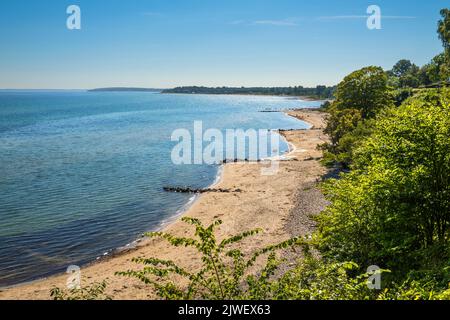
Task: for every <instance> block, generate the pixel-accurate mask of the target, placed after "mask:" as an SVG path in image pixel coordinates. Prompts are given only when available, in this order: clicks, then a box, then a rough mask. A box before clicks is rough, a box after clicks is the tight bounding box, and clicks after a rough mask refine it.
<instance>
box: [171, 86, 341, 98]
mask: <svg viewBox="0 0 450 320" xmlns="http://www.w3.org/2000/svg"><path fill="white" fill-rule="evenodd" d="M334 90H335V87H327V86H322V85H319V86H316V87H315V88H304V87H302V86H296V87H251V88H246V87H216V88H211V87H197V86H190V87H177V88H174V89H166V90H163V91H162V93H184V94H243V95H245V94H247V95H271V96H293V97H308V98H313V99H331V98H332V97H333V92H334Z"/></svg>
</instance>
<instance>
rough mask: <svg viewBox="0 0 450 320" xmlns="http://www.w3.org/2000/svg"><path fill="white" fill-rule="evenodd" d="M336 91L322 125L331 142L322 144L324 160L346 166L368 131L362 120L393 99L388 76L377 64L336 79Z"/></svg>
mask: <svg viewBox="0 0 450 320" xmlns="http://www.w3.org/2000/svg"><path fill="white" fill-rule="evenodd" d="M335 95H336V100H335V101H334V102H333V103H332V104H331V106H329V108H328V112H329V113H330V117H329V119H328V123H327V127H326V128H325V133H327V134H328V135H329V137H330V140H331V142H330V143H325V144H324V145H322V146H321V148H322V149H323V150H325V154H324V163H325V164H333V163H335V162H338V163H341V164H342V165H344V166H348V165H349V164H350V163H351V159H352V150H353V148H354V147H355V146H356V145H357V144H359V143H361V142H362V141H363V140H364V137H365V136H366V135H367V133H368V132H369V131H370V130H368V129H369V128H368V127H367V126H366V124H365V123H366V122H367V120H369V119H372V118H374V117H375V115H376V114H377V113H378V112H379V111H380V110H382V109H384V108H387V107H389V106H392V105H393V103H394V100H393V95H392V93H391V90H390V88H389V86H388V77H387V75H386V73H385V72H384V71H383V69H381V68H379V67H367V68H363V69H361V70H357V71H355V72H353V73H351V74H350V75H348V76H347V77H345V78H344V80H343V81H342V82H341V83H339V85H338V86H337V89H336V93H335ZM357 128H358V130H356V129H357Z"/></svg>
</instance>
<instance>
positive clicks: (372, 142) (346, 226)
mask: <svg viewBox="0 0 450 320" xmlns="http://www.w3.org/2000/svg"><path fill="white" fill-rule="evenodd" d="M324 191H325V193H326V195H327V197H328V199H329V200H330V202H331V205H330V206H329V207H328V208H327V209H326V210H325V211H324V212H323V213H322V214H321V215H320V216H319V218H318V220H319V232H318V233H317V237H318V239H319V243H320V247H321V251H322V252H323V253H324V255H325V256H328V257H335V258H336V257H337V258H338V260H341V261H347V260H349V259H351V260H353V261H355V262H357V263H360V264H363V265H366V264H377V265H383V266H386V267H387V268H389V269H392V270H395V271H396V272H400V273H401V272H402V271H405V269H406V270H413V269H414V268H416V269H420V268H429V269H434V268H437V269H439V270H441V271H442V269H440V268H441V267H442V265H443V264H444V265H447V264H448V263H449V262H450V261H449V260H448V259H449V258H450V252H449V250H450V249H449V248H450V94H449V91H448V90H442V91H437V90H434V91H431V92H428V93H427V94H423V95H418V96H416V97H413V98H410V99H408V100H407V101H406V102H405V103H404V104H403V105H402V106H401V107H399V108H389V109H387V110H385V111H384V112H383V114H382V115H381V116H380V117H378V118H377V120H376V122H375V124H374V128H373V130H372V133H371V134H370V136H369V137H368V138H367V139H366V140H365V142H364V143H363V145H362V146H360V147H359V148H358V149H357V150H356V151H355V153H354V164H353V166H352V171H351V172H350V173H347V174H343V175H342V178H341V179H339V180H331V181H329V182H327V183H326V184H325V185H324Z"/></svg>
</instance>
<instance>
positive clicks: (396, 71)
mask: <svg viewBox="0 0 450 320" xmlns="http://www.w3.org/2000/svg"><path fill="white" fill-rule="evenodd" d="M414 66H415V65H414V64H413V63H412V62H411V61H409V60H406V59H402V60H400V61H398V62H397V63H396V64H395V65H394V66H393V67H392V70H391V72H392V74H393V75H394V76H395V77H399V78H400V77H402V76H404V75H406V74H407V73H409V72H411V70H412V68H413V67H414Z"/></svg>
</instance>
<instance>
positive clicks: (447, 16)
mask: <svg viewBox="0 0 450 320" xmlns="http://www.w3.org/2000/svg"><path fill="white" fill-rule="evenodd" d="M441 17H442V19H441V20H439V22H438V30H437V31H438V34H439V39H441V41H442V45H443V46H444V50H445V64H444V65H443V66H442V68H441V74H442V76H443V78H444V80H445V81H449V79H450V10H449V9H442V10H441Z"/></svg>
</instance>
